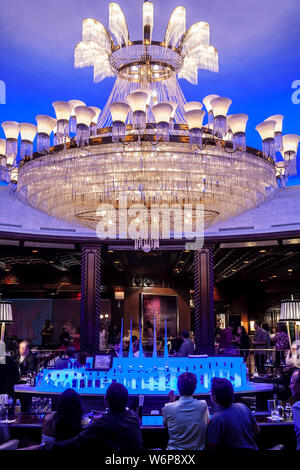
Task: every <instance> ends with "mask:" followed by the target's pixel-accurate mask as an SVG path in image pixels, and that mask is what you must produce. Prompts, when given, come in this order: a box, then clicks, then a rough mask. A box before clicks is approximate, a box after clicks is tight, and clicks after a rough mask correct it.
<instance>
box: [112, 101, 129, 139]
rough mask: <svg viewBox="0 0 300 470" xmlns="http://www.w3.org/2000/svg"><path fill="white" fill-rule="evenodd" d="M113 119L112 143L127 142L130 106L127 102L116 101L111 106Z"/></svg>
mask: <svg viewBox="0 0 300 470" xmlns="http://www.w3.org/2000/svg"><path fill="white" fill-rule="evenodd" d="M109 110H110V114H111V117H112V121H113V123H112V141H113V142H114V143H117V142H120V141H122V140H125V131H126V126H125V123H126V120H127V115H128V113H129V111H130V106H129V104H128V103H126V102H125V101H115V102H114V103H111V105H110V106H109Z"/></svg>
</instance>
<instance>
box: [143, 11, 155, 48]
mask: <svg viewBox="0 0 300 470" xmlns="http://www.w3.org/2000/svg"><path fill="white" fill-rule="evenodd" d="M153 15H154V9H153V3H152V2H144V3H143V33H144V39H145V40H146V41H149V42H151V39H152V31H153Z"/></svg>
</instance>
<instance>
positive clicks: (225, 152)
mask: <svg viewBox="0 0 300 470" xmlns="http://www.w3.org/2000/svg"><path fill="white" fill-rule="evenodd" d="M153 18H154V9H153V4H152V3H151V2H144V4H143V36H142V39H141V40H134V41H133V40H131V39H130V37H129V32H128V28H127V24H126V20H125V16H124V14H123V12H122V10H121V8H120V7H119V5H118V4H116V3H110V5H109V29H110V31H111V33H110V32H109V31H108V30H107V29H106V28H105V27H104V26H103V25H102V24H101V23H100V22H99V21H97V20H95V19H91V18H88V19H85V20H84V21H83V24H82V41H81V42H79V43H78V44H77V45H76V47H75V67H80V68H81V67H93V69H94V80H95V81H97V82H99V81H101V80H103V79H105V78H106V77H112V76H116V80H115V83H114V86H113V88H112V91H111V94H110V96H109V98H108V100H107V102H106V104H105V106H104V107H103V110H102V111H101V110H100V109H99V108H98V107H95V106H87V105H86V104H85V103H84V102H83V101H81V100H70V101H56V102H54V103H53V107H54V111H55V115H56V116H55V118H54V117H51V116H46V115H38V116H37V117H36V122H37V125H34V124H29V123H20V124H19V123H17V122H12V121H6V122H4V123H2V127H3V129H4V132H5V136H6V140H5V139H0V162H1V177H2V179H3V180H5V181H7V182H8V183H9V185H10V187H11V189H12V190H16V191H17V195H18V197H19V198H20V199H21V200H23V201H24V202H26V203H27V204H30V205H31V206H32V207H34V208H36V209H38V210H41V211H44V212H46V213H47V214H49V215H51V216H53V217H56V218H59V219H63V220H65V221H66V222H68V223H70V224H81V225H83V226H86V227H90V228H92V229H96V227H97V226H98V225H99V222H100V221H102V222H103V220H105V223H104V222H103V224H104V225H105V227H106V229H107V233H108V234H109V233H110V234H113V235H112V236H111V238H114V239H117V238H132V239H134V241H135V247H136V248H142V249H144V250H145V251H149V250H150V249H152V248H157V247H158V246H159V241H160V240H161V239H166V238H172V237H173V238H181V237H183V238H191V234H193V235H194V236H195V237H197V236H198V235H199V236H200V235H202V234H200V233H199V234H198V233H197V227H198V225H197V222H198V219H197V218H199V217H200V216H199V212H197V209H196V207H197V205H198V206H199V205H203V207H204V224H203V225H204V226H208V225H210V224H212V223H214V222H217V221H219V220H225V219H228V218H229V217H232V216H235V215H237V214H239V213H242V212H243V211H245V210H248V209H251V208H253V207H255V206H257V205H258V204H260V203H262V202H264V201H266V200H267V199H268V198H270V197H272V196H273V195H274V194H275V192H276V189H277V188H278V182H280V183H285V181H286V179H287V178H288V177H289V176H291V175H294V174H296V155H297V148H298V144H299V141H300V137H299V136H298V135H295V134H287V135H283V134H282V125H283V116H282V115H274V116H270V117H268V118H267V119H266V120H265V121H264V122H262V123H260V124H258V125H257V126H256V130H257V131H258V132H259V134H260V136H261V138H262V151H260V150H257V149H253V148H250V147H247V146H246V126H247V121H248V116H247V115H246V114H231V115H229V114H228V111H229V108H230V106H231V103H232V102H231V100H230V99H229V98H226V97H222V96H219V95H217V94H211V95H208V96H206V97H204V98H203V100H202V101H203V104H202V103H201V102H199V101H191V102H186V99H185V97H184V95H183V93H182V90H181V88H180V86H179V83H178V78H184V79H186V80H188V81H190V82H191V83H193V84H197V79H198V70H199V69H207V70H210V71H214V72H217V71H218V54H217V51H216V49H215V48H214V47H213V46H211V45H210V38H209V25H208V24H207V23H205V22H197V23H195V24H193V25H192V26H191V27H190V28H189V29H186V15H185V8H184V7H182V6H180V7H177V8H175V10H174V11H173V13H172V15H171V17H170V20H169V23H168V25H167V28H166V31H165V36H164V39H163V41H162V42H158V41H154V40H153V39H152V35H153V23H154V21H153ZM203 105H204V107H205V108H206V111H207V120H206V122H205V124H204V120H205V115H206V113H205V110H204V107H203ZM19 133H20V134H21V145H20V149H19V150H18V137H19ZM36 135H37V139H36V149H35V150H36V151H35V152H33V149H34V145H35V144H34V141H35V137H36ZM51 136H53V137H51ZM51 140H52V146H51ZM157 207H160V208H164V209H165V208H166V207H168V208H169V210H170V212H169V213H170V214H171V215H170V220H169V221H167V220H166V219H165V218H164V217H162V216H161V212H160V211H159V210H157ZM120 208H121V209H124V208H125V209H126V210H127V220H126V224H125V226H124V223H123V222H124V217H123V215H124V214H123V212H122V215H121V216H120ZM154 208H155V209H156V210H155V211H154ZM115 210H116V212H117V210H118V211H119V212H118V215H117V216H116V215H115V212H114V211H115ZM121 219H122V220H121ZM102 222H101V223H102ZM103 224H102V225H103ZM110 225H116V226H117V227H118V230H112V231H109V226H110ZM121 225H122V227H121ZM186 226H188V227H189V228H188V229H187V230H186V231H185V229H184V227H186ZM199 227H200V228H201V227H202V225H201V224H200V225H199ZM181 228H182V230H181ZM201 230H202V229H201ZM187 233H189V237H187Z"/></svg>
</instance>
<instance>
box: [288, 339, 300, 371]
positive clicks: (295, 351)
mask: <svg viewBox="0 0 300 470" xmlns="http://www.w3.org/2000/svg"><path fill="white" fill-rule="evenodd" d="M285 363H286V365H287V366H291V367H296V368H297V369H300V341H299V340H297V341H294V342H293V343H292V349H291V351H289V352H288V353H287V355H286V358H285Z"/></svg>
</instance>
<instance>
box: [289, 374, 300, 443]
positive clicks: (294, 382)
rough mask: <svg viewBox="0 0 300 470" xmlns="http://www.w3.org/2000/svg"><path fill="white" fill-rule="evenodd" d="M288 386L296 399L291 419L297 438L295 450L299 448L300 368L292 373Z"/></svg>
mask: <svg viewBox="0 0 300 470" xmlns="http://www.w3.org/2000/svg"><path fill="white" fill-rule="evenodd" d="M290 387H291V392H292V395H293V397H294V398H295V399H296V400H298V401H296V403H294V405H293V419H294V426H295V433H296V439H297V450H300V369H299V370H296V371H295V372H294V373H293V375H292V377H291V384H290Z"/></svg>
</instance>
